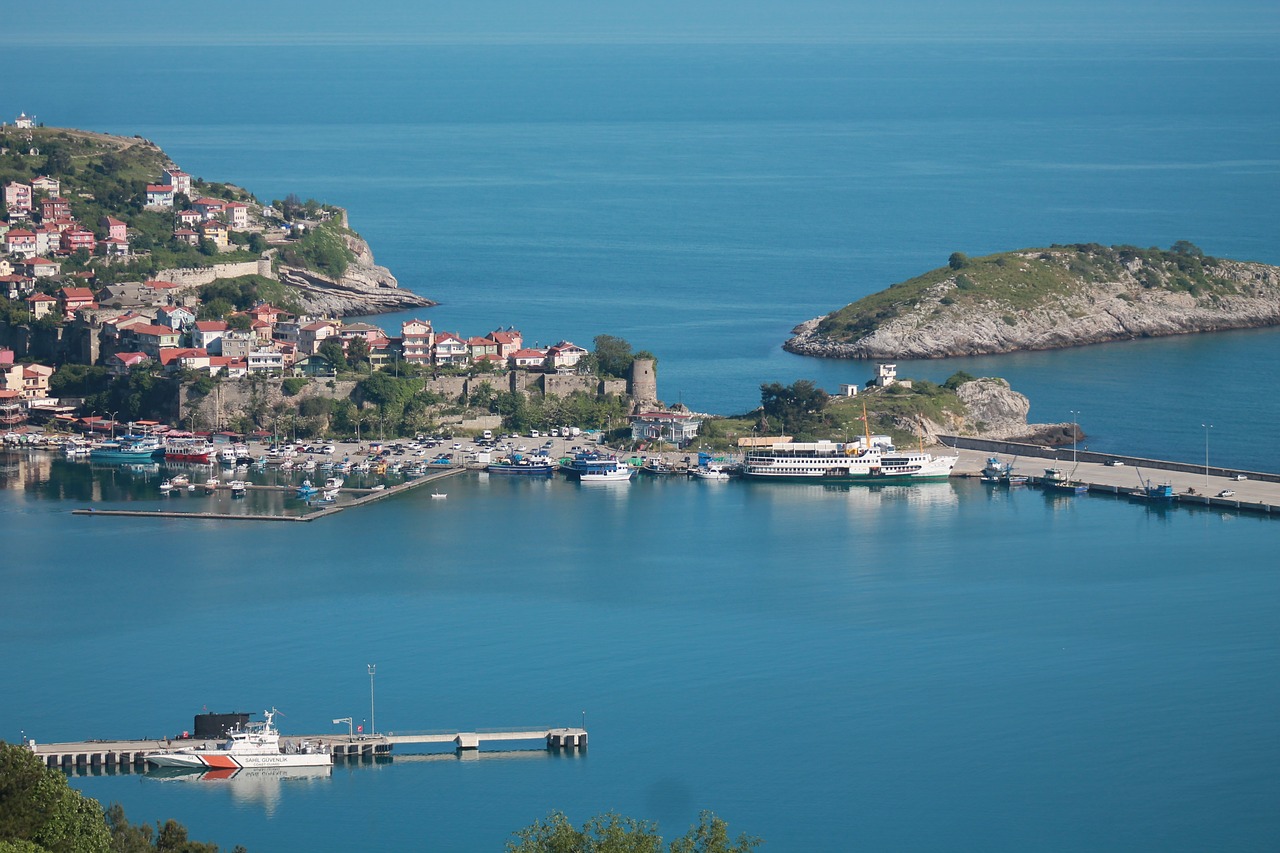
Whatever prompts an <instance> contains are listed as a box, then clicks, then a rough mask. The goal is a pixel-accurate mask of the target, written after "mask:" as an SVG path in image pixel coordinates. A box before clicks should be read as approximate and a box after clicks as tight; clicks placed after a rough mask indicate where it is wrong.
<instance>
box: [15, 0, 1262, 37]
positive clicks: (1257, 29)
mask: <svg viewBox="0 0 1280 853" xmlns="http://www.w3.org/2000/svg"><path fill="white" fill-rule="evenodd" d="M49 5H50V6H54V7H55V9H54V10H53V11H55V14H54V15H53V16H34V17H32V18H29V19H20V18H17V17H16V16H10V17H9V18H8V19H6V20H5V26H6V35H7V36H8V37H9V40H10V42H9V43H10V44H13V43H14V42H15V41H17V42H18V46H24V45H25V46H33V45H34V46H90V45H99V46H104V47H107V46H118V47H130V46H136V45H138V44H139V43H140V42H144V41H145V42H147V43H148V44H150V45H151V46H155V43H156V42H161V43H162V46H163V45H164V44H166V43H167V45H168V46H173V47H188V48H191V49H198V48H200V47H209V46H286V45H298V46H315V47H323V46H335V45H343V44H385V45H397V44H399V45H434V44H441V45H448V44H460V45H462V44H495V45H507V44H868V43H901V42H957V41H960V42H975V43H983V42H1004V41H1024V42H1034V43H1042V42H1081V41H1100V42H1133V41H1138V42H1144V41H1153V40H1154V41H1164V42H1167V41H1180V40H1186V41H1200V40H1203V39H1205V38H1210V39H1245V40H1249V41H1254V40H1258V41H1262V40H1270V39H1274V38H1275V37H1276V36H1277V35H1280V6H1277V4H1275V3H1271V2H1262V0H1224V2H1220V3H1218V4H1216V5H1215V6H1214V8H1213V9H1212V10H1209V9H1206V8H1205V7H1204V6H1203V4H1200V3H1196V2H1193V0H1168V1H1167V2H1159V0H1133V2H1129V3H1126V4H1114V3H1111V2H1108V0H1075V2H1072V3H1070V4H1063V3H1058V2H1048V0H1024V2H1021V3H1016V4H1015V3H1012V2H1007V0H968V2H963V3H955V2H946V0H902V2H899V3H897V4H894V5H892V6H885V5H883V4H878V3H871V2H867V1H866V0H789V2H780V1H779V0H755V2H751V0H695V2H692V3H689V2H684V1H683V0H650V2H648V3H645V4H634V3H622V2H610V1H609V0H594V2H592V0H539V2H534V3H528V2H521V0H473V2H471V3H468V4H465V5H461V6H439V5H432V6H423V5H420V4H417V3H412V2H408V0H366V2H365V3H363V4H361V6H360V7H359V10H358V11H353V10H352V8H351V6H350V5H349V4H347V3H346V2H345V0H309V2H302V0H277V2H274V3H271V4H260V3H253V4H251V3H248V2H246V0H226V2H224V3H221V4H219V5H218V6H217V7H216V8H214V7H206V6H183V5H173V4H170V3H162V2H159V0H135V2H132V3H130V4H129V5H128V6H127V7H126V8H125V9H123V10H121V9H120V8H118V7H112V6H104V5H102V4H100V3H96V2H92V0H53V2H51V3H50V4H49ZM57 7H61V8H60V9H58V8H57ZM59 11H60V12H61V14H56V12H59ZM51 20H52V21H56V24H54V25H52V26H51V25H50V21H51ZM300 24H301V25H302V26H303V27H305V30H303V31H299V25H300Z"/></svg>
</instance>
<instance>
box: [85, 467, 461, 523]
mask: <svg viewBox="0 0 1280 853" xmlns="http://www.w3.org/2000/svg"><path fill="white" fill-rule="evenodd" d="M464 471H466V468H463V467H462V466H456V467H452V468H442V469H437V470H433V471H431V473H429V474H424V475H423V476H421V477H415V478H414V479H412V480H406V481H405V482H403V483H399V484H397V485H394V486H387V487H386V488H385V489H355V488H351V489H348V488H342V489H339V492H344V493H348V494H358V495H360V497H358V498H355V499H354V500H352V501H351V502H350V503H346V504H343V505H342V506H326V507H325V508H323V509H317V510H313V511H312V512H308V513H305V514H303V515H251V514H245V513H230V512H178V511H176V510H164V509H154V510H150V509H95V508H93V507H89V508H85V509H73V510H72V511H71V514H72V515H87V516H112V517H120V516H123V517H125V518H188V519H203V520H205V521H210V520H212V521H290V522H297V521H301V522H311V521H316V520H318V519H321V518H328V517H329V516H331V515H334V514H335V513H339V512H342V511H343V510H348V509H355V508H356V507H358V506H364V505H365V504H368V503H373V502H374V501H380V500H384V499H385V498H389V497H391V496H392V495H399V494H403V493H404V492H407V491H409V490H410V489H416V488H418V487H419V486H424V485H426V484H427V483H435V482H439V481H440V480H444V479H447V478H449V477H456V476H457V475H458V474H461V473H463V472H464ZM197 486H199V488H204V487H203V486H202V485H200V484H197ZM218 488H219V489H226V488H230V487H229V486H226V485H225V484H220V485H219V486H218ZM249 488H250V489H257V490H263V491H274V492H293V491H297V486H258V485H250V486H249Z"/></svg>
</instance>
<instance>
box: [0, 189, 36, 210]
mask: <svg viewBox="0 0 1280 853" xmlns="http://www.w3.org/2000/svg"><path fill="white" fill-rule="evenodd" d="M4 206H5V209H6V210H8V211H9V212H10V213H13V212H14V211H18V210H23V211H26V210H30V209H31V185H30V184H20V183H18V182H17V181H11V182H9V183H7V184H5V185H4Z"/></svg>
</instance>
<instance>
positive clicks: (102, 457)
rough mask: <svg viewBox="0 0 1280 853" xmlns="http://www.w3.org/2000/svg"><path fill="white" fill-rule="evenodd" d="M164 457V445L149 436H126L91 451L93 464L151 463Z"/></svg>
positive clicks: (97, 446)
mask: <svg viewBox="0 0 1280 853" xmlns="http://www.w3.org/2000/svg"><path fill="white" fill-rule="evenodd" d="M160 456H164V445H162V444H161V443H160V440H159V439H157V438H154V437H152V436H149V435H124V436H121V437H120V438H116V439H110V440H108V441H104V442H102V443H101V444H98V445H96V446H94V447H93V449H91V450H90V451H89V459H90V461H93V462H111V463H115V462H134V463H138V462H150V461H151V460H152V459H155V458H157V457H160Z"/></svg>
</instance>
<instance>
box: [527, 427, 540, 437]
mask: <svg viewBox="0 0 1280 853" xmlns="http://www.w3.org/2000/svg"><path fill="white" fill-rule="evenodd" d="M537 437H538V431H537V430H536V429H531V430H529V438H537Z"/></svg>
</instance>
